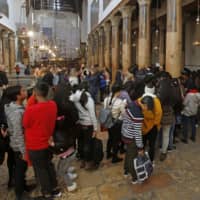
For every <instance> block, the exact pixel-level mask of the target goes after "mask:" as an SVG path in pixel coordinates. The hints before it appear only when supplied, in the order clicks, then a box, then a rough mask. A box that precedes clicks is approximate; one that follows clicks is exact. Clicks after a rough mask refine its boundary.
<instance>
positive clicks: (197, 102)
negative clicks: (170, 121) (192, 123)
mask: <svg viewBox="0 0 200 200" xmlns="http://www.w3.org/2000/svg"><path fill="white" fill-rule="evenodd" d="M183 106H184V108H183V111H182V114H183V115H185V116H188V117H189V116H194V115H196V114H197V111H198V107H199V106H200V93H199V92H198V91H197V90H189V92H188V93H187V94H186V96H185V99H184V101H183Z"/></svg>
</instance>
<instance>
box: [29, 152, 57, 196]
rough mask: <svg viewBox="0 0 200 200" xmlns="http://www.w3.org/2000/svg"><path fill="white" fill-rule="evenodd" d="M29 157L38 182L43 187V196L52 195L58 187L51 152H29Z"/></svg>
mask: <svg viewBox="0 0 200 200" xmlns="http://www.w3.org/2000/svg"><path fill="white" fill-rule="evenodd" d="M29 156H30V160H31V161H32V164H33V168H34V171H35V174H36V177H37V179H38V182H39V183H40V185H41V192H42V194H43V195H47V194H51V193H52V191H53V190H54V189H55V188H56V187H57V180H56V172H55V168H54V165H53V163H52V161H51V159H52V154H51V152H50V151H49V150H48V149H43V150H34V151H33V150H29Z"/></svg>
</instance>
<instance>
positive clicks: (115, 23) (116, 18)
mask: <svg viewBox="0 0 200 200" xmlns="http://www.w3.org/2000/svg"><path fill="white" fill-rule="evenodd" d="M110 20H111V24H112V26H113V27H115V26H119V23H120V20H121V17H120V16H113V17H112V18H111V19H110Z"/></svg>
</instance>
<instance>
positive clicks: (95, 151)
mask: <svg viewBox="0 0 200 200" xmlns="http://www.w3.org/2000/svg"><path fill="white" fill-rule="evenodd" d="M103 156H104V153H103V143H102V141H101V140H99V139H97V138H93V140H92V157H93V161H94V162H95V163H96V164H99V163H100V162H101V161H102V160H103Z"/></svg>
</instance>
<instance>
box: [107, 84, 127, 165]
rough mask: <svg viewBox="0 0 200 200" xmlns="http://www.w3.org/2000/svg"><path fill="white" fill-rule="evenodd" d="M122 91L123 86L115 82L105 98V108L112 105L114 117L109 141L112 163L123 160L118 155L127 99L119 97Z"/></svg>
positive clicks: (109, 132)
mask: <svg viewBox="0 0 200 200" xmlns="http://www.w3.org/2000/svg"><path fill="white" fill-rule="evenodd" d="M120 92H121V86H120V85H119V84H117V83H116V84H114V85H113V86H112V93H111V95H110V96H108V97H106V98H105V100H104V108H107V107H108V106H110V107H111V112H112V117H113V119H114V125H113V126H112V127H111V128H109V129H108V135H109V136H108V142H107V150H106V151H107V159H109V158H111V157H112V163H117V162H120V161H122V158H119V157H118V155H117V154H118V151H119V144H120V141H121V126H122V115H123V113H124V112H125V106H126V100H121V99H120V98H119V96H120Z"/></svg>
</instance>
